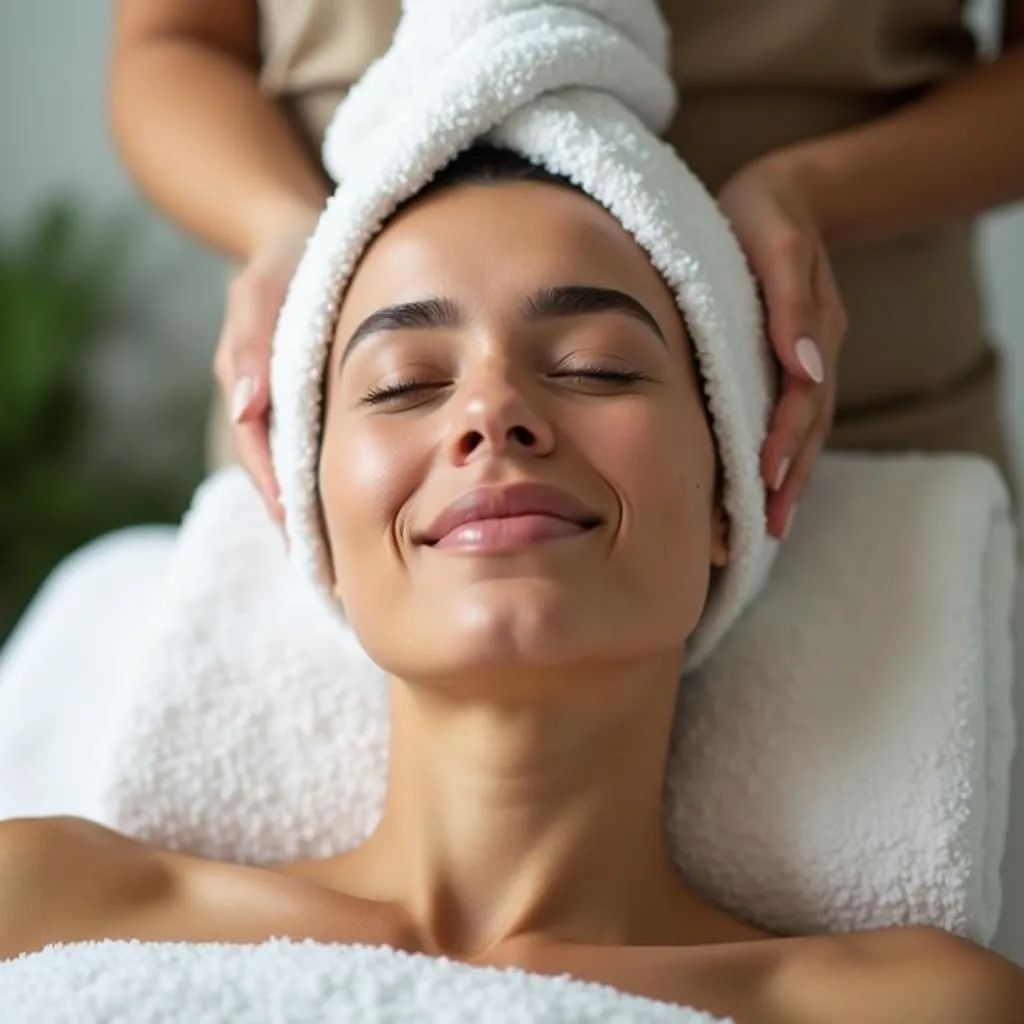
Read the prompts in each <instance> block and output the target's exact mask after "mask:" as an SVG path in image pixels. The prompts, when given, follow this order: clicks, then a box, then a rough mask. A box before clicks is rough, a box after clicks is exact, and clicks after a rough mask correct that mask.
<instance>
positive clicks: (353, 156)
mask: <svg viewBox="0 0 1024 1024" xmlns="http://www.w3.org/2000/svg"><path fill="white" fill-rule="evenodd" d="M674 100H675V97H674V86H673V83H672V79H671V76H670V75H669V70H668V47H667V29H666V26H665V24H664V21H663V20H662V17H661V13H660V11H659V9H658V6H657V4H656V3H655V2H654V0H572V2H562V3H550V4H545V3H537V2H535V0H409V2H406V3H405V4H404V14H403V18H402V21H401V22H400V24H399V27H398V30H397V32H396V35H395V39H394V43H393V45H392V47H391V49H390V50H389V51H388V52H387V54H385V56H384V57H382V58H381V59H380V60H379V61H378V62H377V63H376V64H375V65H374V66H373V67H372V68H371V69H370V70H369V72H368V73H367V74H366V76H365V78H364V79H362V80H361V81H360V82H358V83H357V84H356V85H355V86H354V87H353V88H352V90H351V91H350V92H349V94H348V96H347V97H346V99H345V100H344V102H343V103H342V104H341V106H340V107H339V108H338V111H337V113H336V115H335V118H334V120H333V122H332V124H331V126H330V128H329V130H328V132H327V138H326V141H325V144H324V161H325V164H326V166H327V167H328V168H329V169H330V170H331V171H332V173H333V174H334V175H335V177H337V178H339V179H340V180H341V184H340V185H339V187H338V190H337V192H336V193H335V194H334V196H333V197H332V198H331V200H330V202H329V204H328V206H327V209H326V211H325V212H324V214H323V216H322V218H321V220H320V223H319V224H318V226H317V228H316V231H315V232H314V234H313V237H312V239H311V240H310V243H309V246H308V249H307V251H306V253H305V255H304V257H303V259H302V261H301V263H300V265H299V268H298V271H297V273H296V276H295V279H294V281H293V283H292V286H291V289H290V291H289V294H288V297H287V299H286V301H285V304H284V308H283V310H282V312H281V318H280V321H279V323H278V328H277V333H276V336H275V341H274V357H273V362H272V369H271V390H272V394H273V408H274V430H273V451H274V462H275V469H276V472H277V478H278V481H279V483H280V487H281V501H282V505H283V506H284V509H285V516H286V523H287V528H288V532H289V535H290V537H291V540H292V548H293V552H294V556H295V558H296V560H297V561H298V562H299V563H300V564H301V565H302V566H303V567H304V568H305V570H306V571H307V572H308V573H309V574H310V575H311V576H312V577H313V578H314V579H317V580H318V581H319V582H321V583H322V584H323V583H328V582H329V580H330V578H331V573H330V571H329V565H328V557H327V551H326V545H325V541H324V538H323V536H322V530H321V520H320V512H319V502H318V498H317V477H318V474H317V467H318V463H319V450H320V423H321V414H320V407H321V392H322V387H323V370H324V365H325V361H326V358H327V353H328V350H329V345H330V341H331V337H332V334H333V328H334V326H335V322H336V319H337V309H338V303H339V299H340V295H341V293H342V291H343V289H344V287H345V285H346V283H347V281H348V278H349V276H350V275H351V273H352V271H353V269H354V267H355V265H356V264H357V262H358V260H359V258H360V256H361V254H362V252H363V250H364V248H365V247H366V245H367V244H368V242H369V241H370V240H371V239H372V237H373V236H374V235H375V234H376V232H377V231H378V230H379V229H380V226H381V224H382V222H383V221H384V220H386V218H387V217H388V215H389V214H390V213H392V212H393V211H394V210H395V209H396V208H397V207H398V206H399V205H400V204H401V203H402V202H403V201H404V200H406V199H408V198H410V197H411V196H413V195H415V194H416V193H417V192H419V191H420V190H421V189H422V188H423V187H424V185H426V184H427V183H428V182H429V181H430V179H431V178H432V177H433V176H434V174H435V173H436V172H437V171H439V170H440V169H441V168H442V167H444V166H445V165H446V164H447V163H448V162H449V161H451V160H452V159H453V158H454V157H455V156H456V155H457V154H458V153H459V152H460V151H461V150H463V149H465V148H467V147H468V146H470V145H471V144H472V143H473V142H474V141H476V140H477V139H479V138H481V137H486V138H487V140H488V141H490V142H491V143H493V144H495V145H498V146H500V147H502V148H505V149H511V150H513V151H515V152H517V153H519V154H521V155H522V156H524V157H525V158H526V159H527V160H529V161H531V162H532V163H534V164H538V165H540V166H542V167H544V168H546V169H547V170H549V171H551V172H553V173H554V174H557V175H561V176H562V177H564V178H568V179H569V180H571V181H572V182H573V183H574V184H575V185H577V186H578V187H579V188H580V189H581V190H582V191H584V192H585V193H587V194H588V195H590V196H591V197H592V198H593V199H595V200H596V201H597V202H598V203H600V204H601V205H602V206H604V207H605V208H606V209H607V210H609V212H611V214H612V215H613V216H614V217H616V219H617V220H618V221H619V222H620V223H621V224H622V225H623V227H624V228H625V229H626V230H627V231H629V232H630V234H631V235H632V236H633V237H634V238H635V239H636V241H637V242H638V244H639V245H640V246H641V247H642V248H643V249H644V250H646V252H647V254H648V255H649V257H650V259H651V263H652V264H653V266H654V267H655V268H656V269H657V270H658V271H659V272H660V273H661V275H662V277H663V278H664V279H665V281H666V282H667V283H668V285H669V286H670V288H671V289H672V291H673V292H674V294H675V296H676V301H677V303H678V305H679V308H680V310H681V311H682V312H683V314H684V316H685V319H686V323H687V327H688V330H689V334H690V338H691V340H692V342H693V347H694V350H695V353H696V358H697V365H698V367H699V369H700V373H701V376H702V378H703V381H704V385H705V392H706V394H707V399H708V407H709V410H710V413H711V426H712V430H713V431H714V434H715V439H716V442H717V447H718V453H719V456H720V458H721V462H722V466H723V470H724V473H723V476H724V489H723V503H724V506H725V509H726V512H727V513H728V516H729V546H730V562H729V566H728V568H727V569H725V570H724V571H723V572H722V573H719V574H717V575H716V580H715V584H714V586H713V588H712V592H711V594H710V596H709V598H708V602H707V605H706V607H705V610H704V614H703V615H702V617H701V620H700V622H699V623H698V625H697V628H696V630H695V631H694V633H693V635H692V636H691V637H690V639H689V642H688V644H687V665H688V667H693V668H695V667H696V666H698V665H699V664H700V662H701V661H702V660H703V659H704V658H705V657H706V656H707V654H708V653H709V652H710V651H711V650H712V649H713V648H714V645H715V644H716V643H717V642H718V640H719V639H720V638H721V637H722V636H723V635H724V634H725V632H726V631H727V630H728V628H729V626H730V625H731V624H732V622H733V621H734V620H735V619H736V618H737V617H738V616H739V614H740V613H741V612H742V610H743V607H744V606H745V605H746V604H747V602H748V601H749V600H750V599H751V598H752V597H753V595H754V594H755V593H756V592H757V590H758V589H759V587H760V585H761V583H762V581H763V579H764V576H765V573H766V572H767V568H768V565H769V563H770V561H771V558H772V556H773V554H774V550H775V544H774V542H773V541H771V540H769V538H768V534H767V530H766V523H765V514H764V506H765V501H764V488H763V485H762V481H761V472H760V461H759V460H760V450H761V444H762V441H763V439H764V436H765V432H766V426H767V420H768V415H769V413H770V410H771V406H772V402H771V397H772V389H773V385H774V364H773V363H772V360H771V357H770V353H769V350H768V346H767V343H766V341H765V339H764V337H763V333H762V330H761V323H760V314H759V308H758V302H757V294H756V289H755V286H754V282H753V279H752V278H751V276H750V273H749V270H748V268H747V264H746V261H745V259H744V256H743V253H742V251H741V249H740V246H739V244H738V242H737V241H736V239H735V238H734V237H733V234H732V232H731V230H730V228H729V225H728V223H727V222H726V220H725V218H724V217H723V216H722V214H721V213H720V212H719V210H718V207H717V206H716V204H715V202H714V201H713V199H712V198H711V196H710V195H708V193H707V191H706V190H705V188H704V186H703V185H702V184H701V183H700V182H699V181H698V179H697V178H696V176H695V175H694V174H693V173H692V172H691V171H690V169H689V168H688V167H687V166H686V165H685V164H684V163H682V161H681V160H680V159H679V157H678V156H677V155H676V154H675V153H674V152H673V150H672V149H671V147H669V146H668V145H667V144H666V143H664V142H663V141H661V140H660V139H659V138H658V135H657V133H658V132H659V131H661V130H662V129H663V128H665V127H666V126H667V124H668V122H669V120H670V119H671V116H672V112H673V107H674ZM329 589H330V588H329V586H324V588H323V590H324V592H325V595H326V596H327V598H328V601H330V600H331V598H330V595H329Z"/></svg>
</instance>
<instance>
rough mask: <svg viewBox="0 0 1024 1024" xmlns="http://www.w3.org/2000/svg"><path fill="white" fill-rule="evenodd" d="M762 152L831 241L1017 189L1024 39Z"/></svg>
mask: <svg viewBox="0 0 1024 1024" xmlns="http://www.w3.org/2000/svg"><path fill="white" fill-rule="evenodd" d="M769 159H777V160H781V161H783V162H785V163H786V164H787V165H788V166H789V167H790V168H791V170H792V172H793V173H794V175H795V176H796V178H797V180H798V181H800V182H801V184H802V186H803V192H804V195H805V196H806V197H807V199H808V202H809V204H810V206H811V209H812V211H814V212H815V214H816V216H817V221H818V224H819V226H820V228H821V231H822V235H823V237H824V239H825V241H826V243H827V244H828V245H830V246H832V247H835V248H843V247H846V246H854V245H863V244H870V243H875V242H883V241H887V240H891V239H894V238H898V237H903V236H907V235H912V234H916V233H918V232H922V231H927V230H928V229H930V228H933V227H936V226H939V225H941V224H943V223H947V222H951V221H955V220H959V219H961V218H965V217H970V216H972V215H974V214H977V213H979V212H981V211H983V210H986V209H989V208H991V207H995V206H1000V205H1002V204H1004V203H1008V202H1011V201H1014V200H1017V199H1020V198H1022V197H1024V45H1022V44H1021V43H1017V44H1016V45H1014V46H1010V47H1008V48H1007V49H1006V50H1005V51H1004V52H1003V54H1002V55H1001V56H1000V57H999V59H998V60H996V61H993V62H992V63H990V64H986V65H982V66H979V67H977V68H974V69H971V70H970V71H967V72H965V73H963V74H962V75H959V76H957V77H956V78H955V79H953V80H951V81H950V82H948V83H947V84H945V85H943V86H941V87H939V88H937V89H936V90H935V91H934V92H931V93H929V94H928V95H926V96H925V97H923V98H922V99H919V100H917V101H916V102H913V103H910V104H908V105H907V106H906V107H903V108H901V109H899V110H897V111H895V112H893V113H891V114H889V115H886V116H884V117H882V118H879V119H878V120H876V121H873V122H871V123H869V124H865V125H863V126H859V127H856V128H852V129H849V130H846V131H842V132H837V133H835V134H833V135H829V136H825V137H822V138H819V139H814V140H810V141H808V142H804V143H800V144H798V145H796V146H793V147H791V148H789V149H788V150H784V151H780V152H779V153H776V154H774V155H773V156H772V157H769Z"/></svg>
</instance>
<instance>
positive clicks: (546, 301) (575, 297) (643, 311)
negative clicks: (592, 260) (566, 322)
mask: <svg viewBox="0 0 1024 1024" xmlns="http://www.w3.org/2000/svg"><path fill="white" fill-rule="evenodd" d="M526 313H527V316H528V317H529V319H531V320H549V319H554V318H559V317H572V316H590V315H592V314H594V313H619V314H621V315H623V316H628V317H632V318H633V319H634V320H639V321H640V323H642V324H644V326H646V327H648V328H650V330H652V331H653V332H654V333H655V334H656V335H657V336H658V338H659V339H660V340H661V341H662V342H664V341H665V335H664V334H663V333H662V330H661V327H659V326H658V321H657V320H655V319H654V316H653V314H652V313H650V312H649V311H648V309H647V307H646V306H644V305H642V304H641V303H640V302H638V301H637V300H636V299H634V298H633V296H632V295H627V294H626V293H625V292H620V291H618V290H617V289H615V288H596V287H594V286H592V285H562V286H560V287H558V288H544V289H542V290H541V291H539V292H537V293H536V294H534V295H531V296H530V298H529V299H528V300H527V302H526Z"/></svg>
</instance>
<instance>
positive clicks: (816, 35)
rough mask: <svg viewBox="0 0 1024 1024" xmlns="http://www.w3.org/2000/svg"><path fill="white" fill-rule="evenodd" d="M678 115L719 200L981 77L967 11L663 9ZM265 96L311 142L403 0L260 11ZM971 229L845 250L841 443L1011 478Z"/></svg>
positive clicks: (265, 6)
mask: <svg viewBox="0 0 1024 1024" xmlns="http://www.w3.org/2000/svg"><path fill="white" fill-rule="evenodd" d="M662 7H663V10H664V12H665V15H666V17H667V18H668V20H669V23H670V24H671V27H672V33H673V40H674V43H673V53H674V69H675V77H676V80H677V82H678V83H679V86H680V103H679V113H678V115H677V117H676V119H675V122H674V123H673V125H672V127H671V128H670V130H669V132H668V137H669V139H670V141H671V142H672V143H673V144H674V145H675V146H676V148H677V149H678V151H679V152H680V154H681V155H682V156H683V158H684V159H685V160H686V161H687V162H688V163H689V164H690V166H691V167H693V169H694V170H695V171H696V173H697V174H698V175H700V176H701V177H702V178H703V179H704V181H705V183H706V184H707V185H708V186H709V187H710V188H711V189H712V190H715V189H716V188H717V187H718V186H720V185H721V184H722V183H723V181H724V180H725V179H726V177H727V176H728V175H729V174H731V173H732V172H733V171H734V170H736V169H737V168H739V167H740V166H741V165H743V164H744V163H745V162H746V161H748V160H750V159H752V158H754V157H757V156H759V155H761V154H763V153H766V152H768V151H770V150H772V149H774V148H776V147H778V146H784V145H786V144H789V143H793V142H795V141H797V140H800V139H805V138H808V137H812V136H817V135H820V134H823V133H827V132H832V131H836V130H837V129H841V128H844V127H847V126H850V125H855V124H858V123H859V122H863V121H865V120H868V119H870V118H873V117H876V116H878V115H880V114H883V113H885V112H886V111H888V110H890V109H892V108H893V107H894V106H897V105H899V104H900V103H902V102H905V101H907V100H908V99H911V98H913V96H914V95H915V93H916V92H917V91H918V90H920V89H922V88H927V87H928V86H931V85H933V84H935V83H937V82H939V81H941V80H942V79H944V78H946V77H947V76H949V75H951V74H954V73H955V72H957V71H959V70H961V69H963V68H965V67H967V66H969V65H970V64H971V63H972V62H973V61H974V60H975V44H974V40H973V38H972V36H971V35H970V34H969V32H968V31H967V30H966V29H965V27H964V26H963V22H962V14H963V11H962V4H961V2H960V0H662ZM260 12H261V19H262V33H263V48H264V67H263V83H264V86H265V88H266V89H267V91H268V92H269V93H270V94H272V95H274V96H276V97H279V98H280V99H281V100H282V101H283V102H285V103H286V104H287V105H288V106H289V107H290V108H291V109H292V111H293V112H294V115H295V117H296V119H297V122H298V124H299V125H300V126H301V128H302V129H303V131H304V133H305V135H306V137H307V138H308V139H309V141H310V144H311V147H313V148H315V149H316V150H317V151H318V150H319V145H320V140H321V139H322V137H323V133H324V129H325V127H326V125H327V123H328V121H329V119H330V117H331V114H332V112H333V110H334V108H335V107H336V106H337V104H338V102H339V100H340V99H341V98H342V96H343V95H344V92H345V89H346V87H347V86H348V85H349V84H351V83H352V82H353V81H354V80H355V79H356V78H358V77H359V75H360V74H361V73H362V72H363V71H364V70H365V68H366V67H367V65H368V64H369V63H370V62H371V61H372V60H373V59H374V58H375V57H376V56H378V55H379V54H381V53H382V52H383V51H384V50H385V49H387V47H388V44H389V42H390V39H391V35H392V33H393V31H394V28H395V25H396V24H397V21H398V17H399V12H400V3H399V0H260ZM971 243H972V238H971V226H970V225H969V224H959V225H954V226H950V227H945V228H942V229H940V230H935V231H930V232H928V233H927V234H924V235H920V236H917V237H913V238H907V239H904V240H901V241H898V242H894V243H888V244H885V245H880V246H874V247H870V248H862V249H859V250H856V251H849V252H843V253H839V254H837V255H836V256H835V270H836V275H837V278H838V282H839V287H840V291H841V294H842V296H843V299H844V301H845V303H846V306H847V310H848V312H849V315H850V329H849V333H848V335H847V339H846V343H845V347H844V351H843V357H842V364H841V368H840V377H839V410H838V413H837V417H836V428H835V432H834V436H833V444H835V445H838V446H843V447H860V448H874V449H881V448H896V449H902V448H926V449H936V448H938V449H943V448H949V449H961V450H974V451H979V452H982V453H984V454H988V455H990V456H991V457H993V458H995V459H996V460H997V461H999V462H1000V464H1001V465H1002V466H1003V467H1004V469H1005V468H1006V464H1007V462H1006V459H1005V455H1004V449H1003V444H1002V437H1001V430H1000V425H999V421H998V414H997V412H996V405H997V401H996V387H995V384H996V373H997V367H996V364H995V360H994V356H993V354H992V351H991V349H990V347H989V345H988V344H987V343H986V340H985V337H984V331H983V327H982V323H981V313H980V310H979V302H978V294H977V283H976V276H975V269H974V265H973V260H972V253H971Z"/></svg>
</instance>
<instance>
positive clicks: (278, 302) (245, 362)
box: [213, 210, 319, 523]
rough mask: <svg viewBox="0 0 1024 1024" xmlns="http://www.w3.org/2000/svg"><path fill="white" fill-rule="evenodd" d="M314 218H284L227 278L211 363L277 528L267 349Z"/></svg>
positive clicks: (239, 448) (241, 452) (245, 461)
mask: <svg viewBox="0 0 1024 1024" xmlns="http://www.w3.org/2000/svg"><path fill="white" fill-rule="evenodd" d="M318 214H319V211H314V210H308V211H301V212H298V213H296V214H295V215H294V216H292V217H291V218H289V219H288V220H287V222H285V223H284V224H282V225H281V227H280V228H279V229H278V230H277V231H276V232H275V233H274V234H273V235H272V236H270V237H269V238H268V240H267V241H266V242H265V243H264V244H263V245H262V246H260V247H259V248H258V249H257V250H256V251H255V252H254V254H253V255H252V257H251V258H250V259H249V260H248V261H247V262H246V263H245V265H244V266H243V267H242V268H241V269H240V270H239V271H238V273H237V274H236V275H235V276H234V277H233V278H232V280H231V283H230V284H229V285H228V292H227V304H226V308H225V313H224V323H223V325H222V327H221V333H220V339H219V340H218V343H217V351H216V354H215V356H214V359H213V372H214V375H215V376H216V378H217V382H218V383H219V384H220V387H221V390H222V391H223V392H224V400H225V402H226V403H227V408H228V413H229V416H230V419H231V425H232V427H231V429H232V435H233V440H234V445H235V451H236V453H237V455H238V458H239V460H240V461H241V463H242V465H243V466H244V467H245V469H246V470H247V471H248V473H249V476H250V477H251V478H252V480H253V482H254V483H255V484H256V486H257V488H258V489H259V491H260V493H261V494H262V495H263V499H264V501H265V502H266V504H267V508H268V509H269V511H270V514H271V515H272V516H273V517H274V519H275V520H276V521H277V522H278V523H283V521H284V512H283V510H282V508H281V504H280V500H279V492H278V487H277V480H276V479H275V476H274V469H273V466H272V464H271V461H270V349H271V342H272V340H273V334H274V328H275V326H276V324H277V316H278V313H279V312H280V310H281V306H282V304H283V303H284V298H285V294H286V293H287V291H288V285H289V284H290V283H291V279H292V277H293V276H294V274H295V269H296V267H297V266H298V264H299V259H300V258H301V256H302V253H303V251H304V249H305V246H306V240H307V239H308V238H309V235H310V234H311V233H312V231H313V228H314V227H315V226H316V220H317V216H318Z"/></svg>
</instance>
